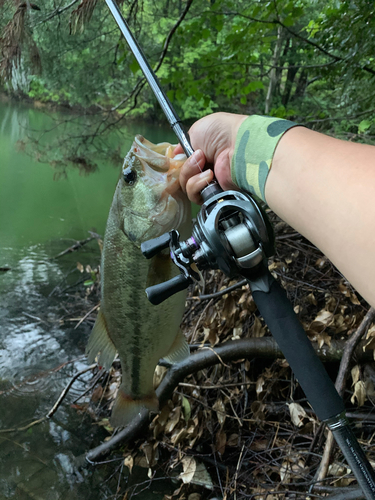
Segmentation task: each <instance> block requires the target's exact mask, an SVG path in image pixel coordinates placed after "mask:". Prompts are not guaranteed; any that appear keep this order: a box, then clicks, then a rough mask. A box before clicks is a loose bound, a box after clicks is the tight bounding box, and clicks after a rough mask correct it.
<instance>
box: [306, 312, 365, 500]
mask: <svg viewBox="0 0 375 500" xmlns="http://www.w3.org/2000/svg"><path fill="white" fill-rule="evenodd" d="M374 318H375V309H374V308H373V307H371V308H370V309H369V311H368V313H367V314H366V316H365V317H364V318H363V320H362V322H361V324H360V325H359V327H358V328H357V331H356V332H355V333H353V335H352V336H351V337H350V338H349V340H347V342H346V346H345V349H344V353H343V355H342V359H341V363H340V368H339V372H338V375H337V378H336V383H335V387H336V390H337V392H338V393H339V394H340V396H342V395H343V393H344V389H345V382H346V378H347V374H348V369H349V365H350V361H351V360H352V358H353V353H354V351H355V349H356V347H357V346H358V344H359V342H360V340H361V339H362V337H363V336H364V335H365V333H366V332H367V330H368V327H369V326H370V324H371V323H372V321H373V320H374ZM333 444H334V439H333V434H332V432H331V431H329V434H328V437H327V441H326V444H325V447H324V452H323V456H322V460H321V463H320V466H319V468H318V470H317V472H316V474H315V477H314V482H321V481H323V480H324V479H325V477H326V476H327V472H328V466H329V462H330V457H331V452H332V447H333ZM342 498H349V497H342ZM350 498H354V497H350Z"/></svg>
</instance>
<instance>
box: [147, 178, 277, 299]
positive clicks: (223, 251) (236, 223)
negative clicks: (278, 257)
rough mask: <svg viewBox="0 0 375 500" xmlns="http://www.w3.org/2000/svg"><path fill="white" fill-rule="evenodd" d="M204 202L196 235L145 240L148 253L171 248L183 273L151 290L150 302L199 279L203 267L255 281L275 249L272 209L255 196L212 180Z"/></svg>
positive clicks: (150, 255)
mask: <svg viewBox="0 0 375 500" xmlns="http://www.w3.org/2000/svg"><path fill="white" fill-rule="evenodd" d="M201 194H202V197H203V199H204V203H203V205H202V207H201V210H200V211H199V213H198V215H197V222H196V224H195V225H194V227H193V234H192V236H191V237H190V238H189V239H187V240H186V241H181V242H180V240H179V238H180V236H179V233H178V231H176V230H174V229H173V230H172V231H170V232H169V233H166V234H163V235H162V236H160V237H158V238H155V239H152V240H148V241H146V242H144V243H142V245H141V250H142V253H143V255H144V256H145V257H146V258H148V259H149V258H151V257H153V256H154V255H156V254H157V253H159V252H160V251H162V250H164V249H166V248H168V247H169V248H170V252H171V257H172V259H173V261H174V263H175V264H176V265H177V266H178V268H179V269H180V272H181V274H180V275H179V276H176V277H174V278H172V279H171V280H169V281H166V282H164V283H160V284H157V285H154V286H151V287H149V288H147V289H146V293H147V297H148V299H149V301H150V302H151V303H152V304H154V305H157V304H160V303H161V302H163V301H164V300H165V299H167V298H168V297H170V296H171V295H173V294H175V293H177V292H179V291H181V290H184V289H185V288H187V287H188V286H189V285H190V284H191V283H193V282H194V281H199V274H198V273H197V272H196V271H195V270H194V269H193V268H192V267H191V264H193V263H194V264H196V266H197V267H198V269H201V270H203V269H221V270H222V271H223V272H224V274H226V275H227V276H229V277H231V278H232V277H233V278H234V277H238V276H243V277H245V278H248V279H250V280H251V281H253V280H254V279H255V278H256V277H257V275H259V271H260V268H261V267H262V266H263V267H262V269H264V262H265V261H266V260H267V259H268V258H269V257H271V256H272V255H273V253H274V234H273V229H272V226H271V224H270V222H269V221H268V218H267V216H266V214H265V213H264V212H263V210H262V209H261V208H260V206H259V205H258V204H257V203H256V202H255V201H254V199H253V198H252V197H251V196H249V195H247V194H244V193H240V192H237V191H223V190H222V189H221V188H220V187H219V185H218V184H216V183H214V184H210V185H208V186H207V187H206V188H205V189H204V190H203V191H202V193H201Z"/></svg>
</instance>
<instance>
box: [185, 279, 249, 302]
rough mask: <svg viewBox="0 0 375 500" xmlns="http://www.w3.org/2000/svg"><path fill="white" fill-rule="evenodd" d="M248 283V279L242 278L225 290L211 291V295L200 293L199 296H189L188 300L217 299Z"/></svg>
mask: <svg viewBox="0 0 375 500" xmlns="http://www.w3.org/2000/svg"><path fill="white" fill-rule="evenodd" d="M246 284H247V280H246V279H245V280H241V281H238V283H235V284H234V285H231V286H228V287H227V288H225V289H224V290H220V292H215V293H210V294H209V295H198V296H197V297H187V299H186V300H209V299H216V298H217V297H222V296H223V295H225V294H226V293H229V292H232V291H233V290H236V289H237V288H241V287H243V286H244V285H246Z"/></svg>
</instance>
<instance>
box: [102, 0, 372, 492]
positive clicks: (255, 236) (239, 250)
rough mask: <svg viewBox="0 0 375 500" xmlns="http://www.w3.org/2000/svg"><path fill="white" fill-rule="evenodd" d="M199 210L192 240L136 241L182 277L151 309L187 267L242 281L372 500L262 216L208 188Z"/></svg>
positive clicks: (158, 291)
mask: <svg viewBox="0 0 375 500" xmlns="http://www.w3.org/2000/svg"><path fill="white" fill-rule="evenodd" d="M106 3H107V5H108V7H109V9H110V10H111V13H112V15H113V17H114V19H115V21H116V23H117V24H118V26H119V28H120V30H121V32H122V34H123V35H124V37H125V39H126V41H127V42H128V44H129V47H130V49H131V51H132V52H133V55H134V57H135V58H136V60H137V62H138V64H139V66H140V68H141V70H142V72H143V74H144V76H145V78H146V80H147V81H148V83H149V84H150V86H151V89H152V90H153V92H154V94H155V96H156V98H157V99H158V101H159V103H160V105H161V107H162V109H163V111H164V113H165V116H166V117H167V119H168V121H169V123H170V125H171V127H172V129H173V131H174V132H175V134H176V136H177V137H178V139H179V141H180V143H181V146H182V148H183V149H184V151H185V153H186V155H187V156H191V155H192V154H193V152H194V150H193V148H192V146H191V143H190V139H189V136H188V134H187V133H186V132H185V130H184V128H183V127H182V124H181V121H180V119H179V117H178V115H177V113H176V112H175V110H174V109H173V106H172V104H171V103H170V101H169V99H168V98H167V96H166V95H165V93H164V91H163V90H162V88H161V85H160V82H159V80H158V79H157V77H156V75H155V73H154V72H153V70H152V68H151V67H150V65H149V64H148V62H147V59H146V57H145V56H144V54H143V52H142V50H141V48H140V47H139V45H138V43H137V41H136V40H135V38H134V36H133V35H132V33H131V31H130V29H129V26H128V25H127V23H126V21H125V19H124V18H123V16H122V14H121V12H120V10H119V8H118V6H117V5H116V3H115V1H114V0H106ZM201 195H202V198H203V205H202V207H201V209H200V211H199V213H198V215H197V221H196V223H195V225H194V227H193V231H192V236H191V237H190V238H188V239H187V240H185V241H180V236H179V233H178V231H176V230H172V231H170V232H169V233H166V234H164V235H162V236H160V237H158V238H155V239H153V240H149V241H146V242H144V243H142V246H141V250H142V253H143V254H144V256H145V257H146V258H152V257H153V256H155V255H157V254H158V253H159V252H161V251H162V250H165V249H167V248H169V249H170V253H171V256H172V259H173V261H174V263H175V264H176V265H177V267H178V268H179V270H180V274H179V275H178V276H176V277H175V278H172V279H171V280H169V281H166V282H164V283H160V284H157V285H155V286H152V287H149V288H147V289H146V293H147V297H148V299H149V300H150V302H151V303H152V304H154V305H157V304H160V303H162V302H163V301H164V300H166V299H167V298H168V297H170V296H171V295H173V294H175V293H177V292H179V291H181V290H184V289H186V288H187V287H188V286H189V285H190V284H191V283H193V282H195V281H198V280H199V276H198V273H196V271H194V269H193V268H192V267H191V266H192V264H195V265H196V266H197V267H198V269H200V270H204V269H220V270H221V271H223V272H224V274H226V275H227V276H229V277H230V278H240V277H244V278H246V280H247V282H248V283H249V286H250V289H251V292H252V296H253V299H254V302H255V303H256V305H257V307H258V309H259V312H260V314H261V315H262V316H263V318H264V320H265V322H266V324H267V326H268V327H269V330H270V332H271V334H272V335H273V337H274V338H275V340H276V341H277V343H278V345H279V347H280V349H281V351H282V352H283V354H284V356H285V358H286V360H287V361H288V363H289V366H290V367H291V369H292V370H293V372H294V374H295V376H296V378H297V380H298V381H299V384H300V386H301V387H302V389H303V391H304V393H305V394H306V396H307V399H308V400H309V402H310V404H311V406H312V407H313V409H314V411H315V413H316V415H317V416H318V418H319V419H320V420H322V421H323V422H325V423H326V424H327V426H328V428H329V429H330V430H331V431H332V433H333V435H334V437H335V439H336V441H337V443H338V445H339V446H340V448H341V451H342V452H343V454H344V456H345V458H346V460H347V462H348V464H349V467H350V468H351V470H352V471H353V473H354V475H355V477H356V479H357V481H358V483H359V485H360V487H361V488H362V490H363V493H364V495H365V497H366V499H367V500H375V473H374V471H373V469H372V467H371V465H370V463H369V461H368V459H367V457H366V455H365V453H364V451H363V449H362V448H361V446H360V445H359V443H358V441H357V439H356V437H355V435H354V433H353V431H352V429H351V427H350V423H349V421H348V419H347V417H346V413H345V406H344V402H343V400H342V398H341V397H340V395H339V394H338V392H337V390H336V388H335V386H334V384H333V382H332V380H331V379H330V377H329V376H328V374H327V372H326V370H325V368H324V366H323V364H322V362H321V361H320V359H319V357H318V356H317V354H316V352H315V350H314V348H313V347H312V344H311V342H310V340H309V339H308V337H307V335H306V332H305V331H304V329H303V327H302V325H301V323H300V321H299V319H298V317H297V315H296V314H295V312H294V310H293V306H292V304H291V302H290V301H289V300H288V298H287V296H286V293H285V290H284V289H283V288H282V287H281V286H280V285H279V283H278V282H277V281H276V280H275V279H274V278H273V276H272V274H271V273H270V271H269V269H268V259H269V258H270V257H271V256H272V255H274V253H275V238H274V232H273V228H272V225H271V223H270V222H269V220H268V217H267V215H266V214H265V212H264V210H263V209H262V208H261V206H260V205H258V203H257V202H256V201H255V200H254V198H253V197H252V196H251V195H249V194H246V193H240V192H237V191H223V190H222V189H221V188H220V186H219V185H218V184H217V183H211V184H209V185H208V186H207V187H206V188H204V189H203V190H202V192H201Z"/></svg>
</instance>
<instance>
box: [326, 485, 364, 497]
mask: <svg viewBox="0 0 375 500" xmlns="http://www.w3.org/2000/svg"><path fill="white" fill-rule="evenodd" d="M316 490H317V492H319V493H331V492H332V495H329V496H328V497H325V500H363V499H365V498H366V497H365V495H364V494H363V491H362V490H361V488H341V491H339V492H338V491H337V490H338V488H337V487H335V486H316Z"/></svg>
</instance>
